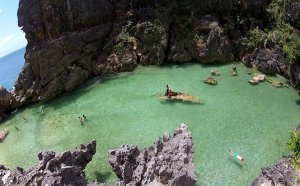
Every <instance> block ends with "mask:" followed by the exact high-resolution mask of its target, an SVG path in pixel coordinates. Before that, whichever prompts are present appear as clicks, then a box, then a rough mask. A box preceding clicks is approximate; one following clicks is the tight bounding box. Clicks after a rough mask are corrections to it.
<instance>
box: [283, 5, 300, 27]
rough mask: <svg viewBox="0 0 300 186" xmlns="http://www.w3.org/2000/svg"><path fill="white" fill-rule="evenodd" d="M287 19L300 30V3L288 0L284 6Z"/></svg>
mask: <svg viewBox="0 0 300 186" xmlns="http://www.w3.org/2000/svg"><path fill="white" fill-rule="evenodd" d="M284 16H285V19H286V20H288V21H289V22H290V23H292V24H293V25H294V26H296V27H297V28H298V29H300V1H299V0H287V1H285V5H284Z"/></svg>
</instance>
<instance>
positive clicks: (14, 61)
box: [0, 48, 25, 90]
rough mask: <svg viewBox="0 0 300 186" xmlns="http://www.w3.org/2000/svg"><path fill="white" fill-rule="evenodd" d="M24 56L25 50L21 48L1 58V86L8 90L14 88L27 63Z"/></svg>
mask: <svg viewBox="0 0 300 186" xmlns="http://www.w3.org/2000/svg"><path fill="white" fill-rule="evenodd" d="M24 54H25V48H21V49H19V50H17V51H15V52H13V53H10V54H8V55H6V56H4V57H2V58H0V86H4V87H5V88H6V89H7V90H10V89H11V88H12V87H13V86H14V84H15V81H16V80H17V79H18V76H19V73H20V72H21V70H22V67H23V65H24V63H25V59H24Z"/></svg>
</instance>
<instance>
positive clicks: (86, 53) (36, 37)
mask: <svg viewBox="0 0 300 186" xmlns="http://www.w3.org/2000/svg"><path fill="white" fill-rule="evenodd" d="M269 2H270V1H269V0H258V1H250V0H247V1H243V2H241V1H239V0H225V1H221V2H220V1H218V0H209V1H208V0H197V1H192V0H180V1H170V0H162V1H156V0H146V1H145V0H132V1H129V0H100V1H97V0H86V1H83V0H72V1H71V0H66V1H61V0H58V1H52V0H51V1H48V0H20V3H19V10H18V18H19V20H18V24H19V26H20V27H22V29H23V31H24V32H25V34H26V38H27V40H28V45H27V47H26V54H25V60H26V63H25V65H24V68H23V71H22V72H21V74H20V75H19V78H18V80H17V82H16V85H15V90H14V92H13V95H14V99H15V101H14V102H13V104H12V105H10V108H12V109H13V108H16V107H19V106H22V105H25V104H28V103H32V102H36V101H43V100H49V99H52V98H54V97H55V96H57V95H59V94H61V93H63V92H66V91H71V90H73V89H74V88H76V87H77V86H79V85H80V84H82V83H84V82H85V81H86V80H87V79H89V78H91V77H93V76H96V75H103V74H111V73H116V72H122V71H131V70H133V69H134V68H135V67H136V65H137V64H142V65H152V64H155V65H161V64H163V63H165V62H166V61H168V62H181V63H182V62H189V61H191V60H192V61H199V62H200V63H213V62H219V63H224V62H230V61H233V60H234V57H236V58H240V57H241V56H242V55H243V53H244V49H243V47H242V45H241V39H242V35H243V34H245V32H246V31H247V30H249V29H250V28H251V25H254V24H255V25H257V24H261V25H262V24H263V22H264V21H263V20H265V19H264V18H265V15H266V14H265V11H266V10H265V8H266V7H267V5H268V3H269ZM250 18H251V19H250ZM252 18H255V19H252ZM241 19H243V21H242V20H241ZM5 111H6V112H9V111H11V109H9V110H5Z"/></svg>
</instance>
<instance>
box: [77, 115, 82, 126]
mask: <svg viewBox="0 0 300 186" xmlns="http://www.w3.org/2000/svg"><path fill="white" fill-rule="evenodd" d="M78 118H79V121H80V124H81V125H83V119H82V117H78Z"/></svg>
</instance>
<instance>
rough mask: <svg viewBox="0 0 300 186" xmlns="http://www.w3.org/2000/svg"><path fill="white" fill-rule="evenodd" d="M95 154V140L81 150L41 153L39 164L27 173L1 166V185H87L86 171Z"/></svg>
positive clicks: (83, 145)
mask: <svg viewBox="0 0 300 186" xmlns="http://www.w3.org/2000/svg"><path fill="white" fill-rule="evenodd" d="M95 153H96V141H95V140H94V141H91V142H89V143H86V144H81V145H80V148H79V149H76V150H73V151H66V152H63V153H61V154H57V153H55V152H52V151H50V152H41V153H39V155H38V157H39V161H38V163H37V164H36V165H35V166H34V167H32V168H30V169H29V170H26V171H24V170H23V169H22V168H19V167H17V168H15V169H13V170H10V169H7V168H5V167H4V166H3V165H1V166H0V185H7V186H18V185H19V186H21V185H30V186H31V185H32V186H35V185H53V186H55V185H57V186H59V185H74V186H84V185H87V184H88V183H87V180H86V178H85V173H84V169H85V167H86V165H87V164H88V163H89V162H90V161H91V160H92V157H93V155H94V154H95ZM97 184H98V183H96V182H95V183H94V185H97ZM91 185H93V184H91ZM98 185H101V184H98Z"/></svg>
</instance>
